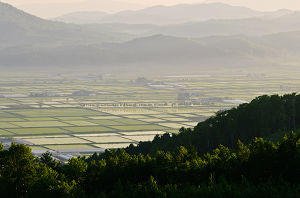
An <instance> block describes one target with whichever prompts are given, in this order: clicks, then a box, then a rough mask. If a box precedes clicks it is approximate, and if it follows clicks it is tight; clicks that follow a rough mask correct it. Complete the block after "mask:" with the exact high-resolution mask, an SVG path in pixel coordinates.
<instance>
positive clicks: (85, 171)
mask: <svg viewBox="0 0 300 198" xmlns="http://www.w3.org/2000/svg"><path fill="white" fill-rule="evenodd" d="M299 126H300V96H299V95H297V94H290V95H284V96H277V95H274V96H261V97H258V98H256V99H254V100H253V101H252V102H251V103H249V104H242V105H240V106H239V107H237V108H234V109H231V110H228V111H222V112H218V113H217V114H216V115H215V116H214V117H211V118H209V119H208V120H206V121H204V122H201V123H199V124H198V125H197V126H196V127H195V128H194V129H181V130H180V132H181V133H179V134H178V135H173V136H171V135H164V136H162V137H159V136H157V137H156V138H155V139H154V140H153V141H152V142H144V143H140V144H139V145H138V146H137V147H134V146H130V147H128V148H126V149H120V150H108V151H106V152H105V153H104V154H101V155H97V154H94V155H93V156H91V157H90V158H72V159H70V160H69V161H68V162H67V163H61V162H58V161H55V160H54V159H53V158H52V156H51V154H50V153H45V154H43V156H42V157H41V158H37V157H35V156H33V154H32V153H31V150H30V148H28V147H26V146H24V145H21V144H12V146H11V147H10V148H9V149H7V150H4V149H3V146H2V147H1V148H0V165H1V166H0V191H1V195H2V196H3V197H17V198H21V197H22V198H35V197H39V198H40V197H44V198H47V197H49V198H50V197H51V198H52V197H56V198H60V197H61V198H106V197H109V198H113V197H124V198H125V197H133V198H134V197H139V198H140V197H144V198H148V197H149V198H150V197H151V198H153V197H158V198H160V197H171V198H173V197H174V198H179V197H180V198H182V197H187V198H188V197H189V198H190V197H212V198H215V197H218V198H221V197H232V198H248V197H249V198H250V197H254V196H255V197H257V198H260V197H264V198H265V197H271V198H273V197H274V198H277V197H278V198H282V197H299V195H300V136H299V135H298V134H297V132H296V131H297V129H298V128H299ZM290 131H295V132H290ZM285 132H288V133H287V135H284V133H285Z"/></svg>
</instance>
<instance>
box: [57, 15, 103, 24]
mask: <svg viewBox="0 0 300 198" xmlns="http://www.w3.org/2000/svg"><path fill="white" fill-rule="evenodd" d="M106 15H108V14H107V13H105V12H72V13H69V14H65V15H63V16H60V17H57V18H55V20H56V21H62V22H65V23H74V24H91V23H98V22H99V21H100V20H101V19H102V18H103V17H104V16H106Z"/></svg>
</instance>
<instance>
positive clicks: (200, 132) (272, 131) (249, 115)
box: [94, 93, 300, 158]
mask: <svg viewBox="0 0 300 198" xmlns="http://www.w3.org/2000/svg"><path fill="white" fill-rule="evenodd" d="M299 128H300V95H297V94H295V93H294V94H287V95H284V96H279V95H272V96H267V95H264V96H260V97H257V98H255V99H254V100H252V101H251V102H250V103H249V104H241V105H239V106H238V107H236V108H232V109H230V110H226V111H220V112H218V113H216V115H215V116H212V117H211V118H209V119H207V120H205V121H203V122H200V123H199V124H198V125H197V126H196V127H195V128H194V129H185V128H182V129H180V133H179V134H177V135H175V134H165V135H163V136H157V137H155V139H154V140H153V141H152V142H141V143H139V144H138V145H137V146H133V145H131V146H129V147H128V148H126V151H127V152H128V153H130V154H138V153H142V154H151V155H153V154H155V153H156V151H158V150H163V151H174V150H175V149H176V148H177V147H178V146H185V147H189V146H191V145H192V146H193V147H194V148H195V149H196V150H197V152H199V153H201V154H204V153H206V152H209V151H212V149H214V148H216V147H217V146H218V145H219V144H222V145H225V146H228V147H229V148H235V146H236V142H237V140H241V141H243V142H245V143H249V142H250V141H251V140H252V139H253V138H255V137H264V138H266V139H273V140H275V141H276V140H279V139H280V138H282V136H283V134H284V132H289V131H296V129H299ZM94 157H95V156H94ZM101 157H102V156H100V157H99V158H101Z"/></svg>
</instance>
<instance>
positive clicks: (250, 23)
mask: <svg viewBox="0 0 300 198" xmlns="http://www.w3.org/2000/svg"><path fill="white" fill-rule="evenodd" d="M299 21H300V12H292V13H290V12H289V14H286V15H280V16H279V17H274V16H270V15H269V16H264V17H255V18H247V19H235V20H223V19H222V20H208V21H203V22H190V23H184V24H177V25H168V26H157V27H155V28H154V29H152V30H150V31H149V32H148V35H152V34H165V35H170V36H177V37H206V36H211V35H220V36H226V35H238V34H241V35H249V36H260V35H267V34H274V33H278V32H289V31H297V30H300V23H299Z"/></svg>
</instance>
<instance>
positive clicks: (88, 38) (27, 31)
mask: <svg viewBox="0 0 300 198" xmlns="http://www.w3.org/2000/svg"><path fill="white" fill-rule="evenodd" d="M0 30H1V31H0V48H1V47H2V48H3V47H12V46H22V45H30V46H35V45H37V46H49V45H51V46H56V45H65V44H75V43H84V44H89V43H91V44H95V43H102V42H108V41H120V40H122V38H123V37H126V36H127V35H121V34H119V33H115V32H106V30H103V29H98V28H94V27H91V28H89V27H88V26H85V27H82V26H78V25H72V24H69V25H68V24H65V23H61V22H52V21H47V20H44V19H40V18H38V17H35V16H33V15H30V14H27V13H25V12H23V11H21V10H18V9H16V8H15V7H13V6H10V5H9V4H5V3H1V2H0ZM124 40H126V39H124Z"/></svg>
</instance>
